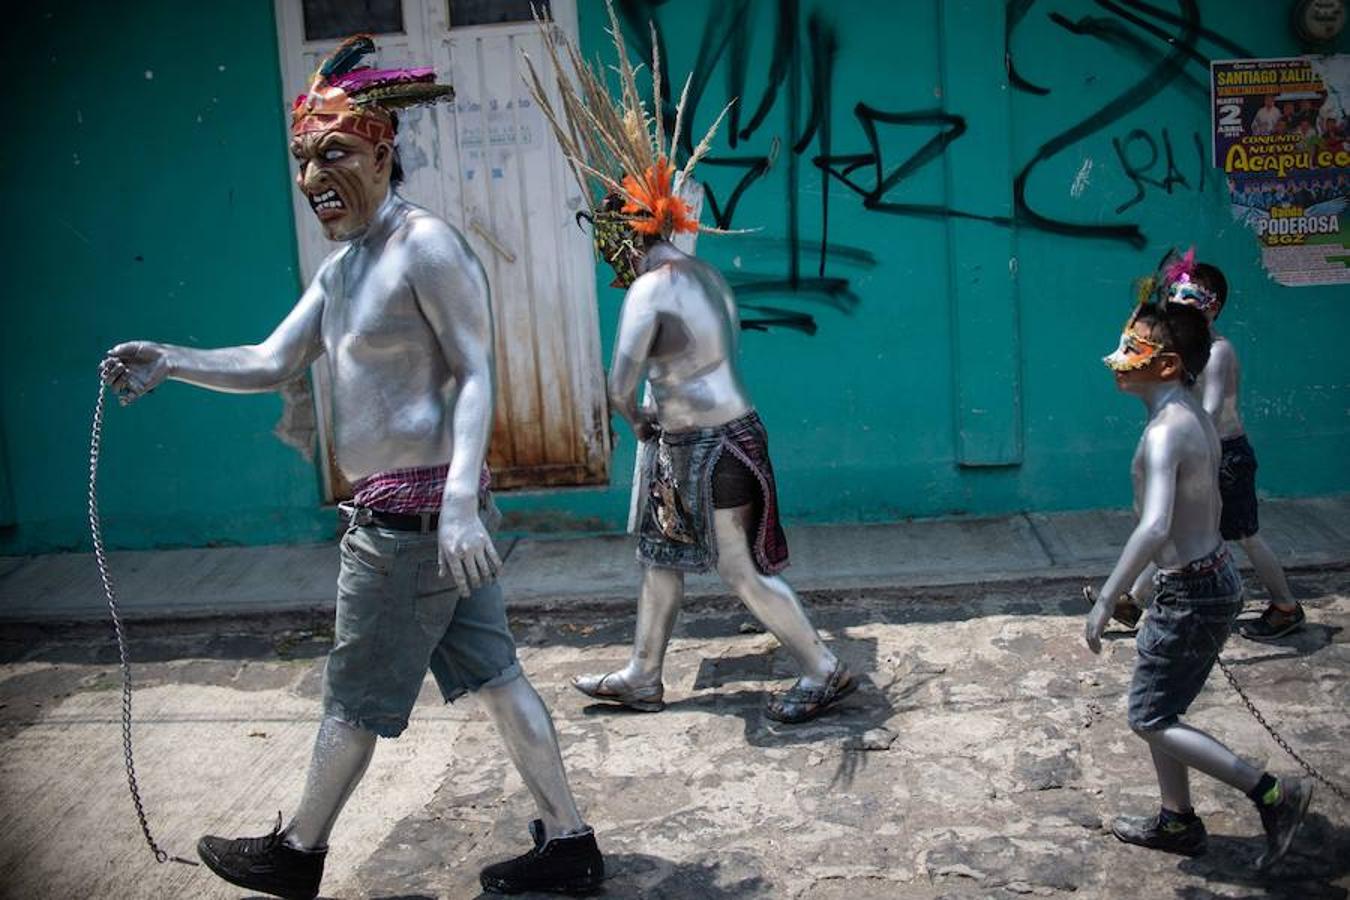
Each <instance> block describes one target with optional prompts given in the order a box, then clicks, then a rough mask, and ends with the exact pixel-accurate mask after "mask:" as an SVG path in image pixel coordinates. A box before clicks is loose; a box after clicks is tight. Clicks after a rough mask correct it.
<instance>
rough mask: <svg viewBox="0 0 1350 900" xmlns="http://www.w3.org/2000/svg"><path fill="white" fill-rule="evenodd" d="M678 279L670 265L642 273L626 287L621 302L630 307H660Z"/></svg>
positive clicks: (666, 264)
mask: <svg viewBox="0 0 1350 900" xmlns="http://www.w3.org/2000/svg"><path fill="white" fill-rule="evenodd" d="M678 277H679V275H678V273H677V272H676V271H675V270H674V269H673V268H671V264H670V263H665V264H663V265H660V266H657V267H656V268H654V269H651V270H650V271H647V272H643V273H642V274H641V275H639V276H638V277H637V279H636V280H634V281H633V283H632V284H630V285H629V286H628V293H626V294H624V296H623V302H624V303H625V304H626V305H632V306H651V307H657V306H660V305H661V303H662V301H663V299H664V298H665V297H666V296H667V294H668V293H669V292H670V288H671V286H672V285H673V284H674V283H675V279H676V278H678Z"/></svg>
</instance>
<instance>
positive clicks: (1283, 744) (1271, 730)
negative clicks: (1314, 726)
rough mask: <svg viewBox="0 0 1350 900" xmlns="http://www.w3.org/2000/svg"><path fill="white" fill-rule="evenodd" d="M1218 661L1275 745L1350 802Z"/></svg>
mask: <svg viewBox="0 0 1350 900" xmlns="http://www.w3.org/2000/svg"><path fill="white" fill-rule="evenodd" d="M1218 661H1219V668H1220V669H1221V670H1223V677H1224V678H1227V679H1228V683H1229V684H1231V685H1232V686H1233V690H1235V691H1237V695H1238V696H1239V697H1241V698H1242V702H1243V703H1245V704H1246V705H1247V712H1249V713H1251V714H1252V718H1254V719H1255V720H1256V721H1257V722H1259V723H1261V727H1262V728H1264V729H1265V730H1266V733H1267V734H1269V735H1270V736H1271V738H1272V739H1273V740H1274V741H1275V743H1277V744H1279V745H1280V749H1282V750H1283V751H1284V752H1285V753H1288V754H1289V755H1290V756H1291V757H1293V759H1294V762H1296V763H1298V764H1299V765H1300V766H1302V767H1303V771H1305V772H1307V773H1308V775H1310V776H1311V777H1313V778H1315V779H1317V780H1318V781H1320V782H1322V784H1324V785H1326V786H1327V789H1328V790H1330V791H1331V792H1332V793H1333V794H1335V795H1336V796H1337V797H1340V798H1341V799H1342V800H1350V794H1347V793H1346V791H1345V789H1344V788H1342V787H1341V786H1340V785H1338V784H1335V783H1334V782H1332V781H1331V780H1330V779H1328V778H1327V777H1326V776H1325V775H1323V774H1322V773H1321V772H1319V771H1317V770H1316V769H1314V768H1313V767H1312V765H1310V764H1309V763H1308V762H1307V760H1305V759H1304V758H1303V757H1301V756H1299V755H1298V753H1297V751H1295V750H1294V748H1293V747H1291V746H1289V742H1288V741H1286V740H1285V739H1284V737H1283V736H1282V735H1281V734H1280V733H1279V732H1278V731H1276V730H1275V727H1274V726H1273V725H1271V724H1270V723H1269V722H1267V721H1266V717H1265V716H1263V715H1261V710H1259V709H1257V708H1256V704H1255V703H1253V702H1252V698H1251V697H1248V696H1247V692H1246V691H1244V690H1243V689H1242V685H1240V684H1238V680H1237V678H1236V677H1234V675H1233V670H1232V669H1230V668H1228V663H1226V662H1224V661H1223V657H1222V656H1220V657H1218Z"/></svg>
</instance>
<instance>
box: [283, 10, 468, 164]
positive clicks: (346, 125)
mask: <svg viewBox="0 0 1350 900" xmlns="http://www.w3.org/2000/svg"><path fill="white" fill-rule="evenodd" d="M374 52H375V41H374V40H373V39H372V38H371V36H370V35H368V34H358V35H355V36H353V37H349V38H347V39H346V40H345V41H343V42H342V44H341V45H339V46H338V48H337V49H336V50H334V51H333V52H332V53H331V54H329V56H328V58H327V59H325V60H324V61H323V63H322V65H320V66H319V70H318V71H317V72H315V73H314V78H313V80H312V81H311V82H310V85H309V90H308V91H307V92H306V93H304V94H301V95H300V96H299V97H297V98H296V99H295V105H294V106H292V107H291V134H292V135H296V136H298V135H302V134H309V133H312V132H318V131H342V132H346V133H347V134H353V135H356V136H357V137H360V138H364V139H366V140H368V141H370V142H371V143H373V144H378V143H381V142H385V143H393V140H394V132H395V129H396V125H395V119H394V115H393V113H394V111H395V110H399V109H406V108H407V107H410V106H418V105H421V104H432V103H436V102H438V101H443V100H444V101H448V100H452V99H454V96H455V89H454V88H453V87H451V86H450V85H448V84H437V83H436V73H435V72H434V71H433V70H432V69H431V68H429V67H419V68H414V69H373V68H371V67H370V66H362V65H360V62H361V60H362V59H364V58H365V57H367V56H369V55H370V54H372V53H374Z"/></svg>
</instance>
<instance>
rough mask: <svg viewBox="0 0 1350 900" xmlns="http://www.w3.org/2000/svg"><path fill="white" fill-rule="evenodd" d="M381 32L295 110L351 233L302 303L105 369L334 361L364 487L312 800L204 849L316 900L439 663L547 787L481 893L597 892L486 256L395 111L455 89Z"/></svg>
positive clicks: (347, 553) (291, 368) (319, 78)
mask: <svg viewBox="0 0 1350 900" xmlns="http://www.w3.org/2000/svg"><path fill="white" fill-rule="evenodd" d="M374 50H375V46H374V43H373V42H372V41H371V39H370V38H369V37H367V36H357V37H354V38H350V39H348V40H347V41H345V42H344V43H343V44H342V45H341V46H340V47H339V48H338V49H337V50H336V51H334V53H333V54H332V55H331V56H329V57H328V58H327V59H326V60H325V61H324V63H323V65H322V66H321V67H320V68H319V71H318V72H317V73H316V74H315V76H314V80H313V83H312V84H311V85H310V88H309V90H308V91H307V92H306V93H305V94H304V95H302V96H301V97H300V98H299V99H298V100H297V101H296V103H295V106H294V109H293V110H292V125H291V144H290V150H291V154H292V155H293V156H294V157H295V159H296V161H297V162H298V163H299V172H298V175H297V177H296V184H297V186H298V187H299V189H300V191H301V192H302V193H303V194H304V195H305V197H306V198H307V199H308V200H309V203H310V205H311V207H312V208H313V209H314V214H315V215H316V216H317V218H318V219H319V221H320V223H321V224H322V226H323V229H324V233H325V234H326V235H327V236H328V238H329V239H330V240H334V241H339V242H342V243H343V245H342V246H341V247H339V248H338V249H337V250H335V251H334V252H333V253H332V254H331V255H330V256H329V257H328V258H327V259H326V260H324V262H323V264H322V265H321V266H320V268H319V271H318V273H317V274H316V275H315V277H314V280H313V282H311V284H310V285H309V287H308V289H307V290H306V291H305V292H304V295H303V296H302V297H301V298H300V301H299V303H297V304H296V306H295V308H294V309H293V310H291V312H290V314H289V315H287V316H286V318H285V319H284V320H283V321H282V323H281V324H280V325H279V326H278V327H277V328H276V330H275V331H273V332H272V334H271V335H270V336H269V337H267V338H266V339H265V340H263V341H262V342H261V343H259V344H256V345H249V346H241V347H227V348H223V349H216V350H199V349H194V348H189V347H180V346H174V345H169V344H159V343H152V342H148V341H134V342H131V343H126V344H119V345H118V346H116V347H114V348H112V350H110V351H108V354H107V358H106V359H105V360H104V362H103V366H102V375H103V378H104V380H105V382H106V383H107V384H109V385H110V386H112V387H113V388H114V389H116V390H117V391H118V392H119V394H120V396H121V399H122V401H123V403H129V402H131V401H133V400H135V399H136V398H138V397H140V396H142V395H144V394H146V393H148V392H149V391H151V390H153V389H154V388H155V387H156V386H157V385H159V384H160V383H161V382H163V381H164V380H165V379H166V378H170V379H175V380H178V381H183V382H187V383H189V384H194V385H197V386H200V387H205V388H209V389H211V390H217V391H226V392H234V393H252V392H261V391H271V390H274V389H276V388H277V387H279V386H280V385H282V384H283V383H285V382H286V381H288V380H289V379H291V378H294V377H296V376H297V375H299V374H300V373H302V372H303V371H304V370H305V368H306V366H308V365H310V364H311V363H312V362H314V361H316V360H318V359H319V358H320V357H322V359H323V364H324V365H327V367H328V372H329V375H330V377H331V381H332V385H333V390H332V403H333V410H332V414H333V423H334V426H333V427H334V449H335V454H336V458H337V465H338V468H339V469H340V470H341V472H342V474H343V476H344V477H345V478H347V479H348V480H349V481H350V482H351V483H352V484H353V486H354V490H355V493H354V496H353V499H352V501H351V502H350V503H348V504H343V510H344V512H345V513H346V514H347V516H348V523H347V530H346V533H345V534H344V536H343V538H342V542H341V568H340V572H339V576H338V593H337V621H336V628H335V632H334V645H333V650H332V652H331V653H330V655H329V657H328V662H327V666H326V668H325V672H324V688H323V719H322V722H321V723H320V725H319V732H318V736H317V738H316V740H315V744H314V752H313V755H312V758H311V762H310V767H309V774H308V777H307V780H306V783H305V790H304V795H303V797H302V799H301V801H300V806H299V808H298V809H297V810H296V812H295V814H294V815H293V816H292V818H291V820H290V822H289V823H288V824H287V825H286V827H285V828H282V827H281V823H280V821H278V823H277V828H276V829H274V830H273V832H272V833H271V834H269V835H266V836H263V837H258V838H240V839H233V840H231V839H226V838H219V837H211V836H207V837H204V838H202V839H201V841H200V842H199V843H198V853H199V854H200V856H201V858H202V860H203V862H205V863H206V865H207V866H208V867H210V868H211V869H212V871H214V872H215V873H216V874H217V875H219V876H221V877H222V878H224V879H225V880H227V881H229V882H231V883H233V884H237V885H240V886H241V887H245V888H249V889H251V890H256V891H261V892H265V893H268V894H273V895H276V896H280V897H293V898H303V900H308V898H312V897H314V896H316V895H317V893H318V890H319V884H320V881H321V879H322V876H323V864H324V859H325V857H326V854H327V849H328V836H329V833H330V832H331V830H332V828H333V825H334V823H335V822H336V820H337V817H338V814H339V813H340V812H341V810H342V807H343V805H344V804H345V802H346V800H347V798H348V796H349V795H350V794H351V792H352V790H353V789H354V788H355V787H356V785H357V783H358V782H359V781H360V779H361V776H362V775H363V774H364V772H365V769H366V766H367V764H368V763H369V762H370V759H371V756H372V754H373V752H374V747H375V743H376V737H377V736H382V737H396V736H397V735H399V734H400V733H401V732H402V731H403V730H404V728H406V727H407V724H408V716H409V713H410V712H411V710H412V707H413V704H414V702H415V701H416V699H417V694H418V691H419V689H420V687H421V684H422V680H423V678H424V677H425V675H426V672H427V669H428V668H430V670H431V672H432V674H433V675H434V676H435V678H436V682H437V685H438V686H439V688H440V690H441V693H442V695H443V696H444V698H445V700H446V701H447V702H449V701H452V700H454V699H456V698H458V697H460V696H462V695H463V694H465V693H467V692H473V693H475V694H476V695H477V697H478V698H479V700H480V702H481V703H482V704H483V706H484V707H485V708H486V709H487V710H488V713H489V714H490V715H491V717H492V719H493V721H494V723H495V724H496V726H497V729H498V731H499V732H500V734H501V736H502V741H503V743H504V744H505V746H506V750H507V752H508V753H509V754H510V756H511V759H512V761H513V762H514V763H515V765H516V767H517V769H518V770H519V772H520V775H521V778H522V779H523V780H524V782H525V785H526V786H527V788H528V789H529V791H530V793H531V795H532V796H533V798H534V800H535V803H536V805H537V806H538V810H539V818H538V819H537V820H535V821H534V822H533V823H531V826H530V831H531V834H532V836H533V839H534V847H533V849H531V850H530V851H529V852H528V853H526V854H525V855H523V856H521V857H519V858H517V859H514V860H510V861H507V862H504V863H498V864H496V865H492V866H488V867H487V868H486V869H484V870H483V872H482V875H481V881H482V884H483V887H484V888H485V889H487V890H490V891H504V892H518V891H523V890H533V891H564V892H577V891H584V890H591V889H594V888H596V887H598V886H599V884H600V882H601V880H602V879H603V876H604V862H603V859H602V857H601V855H600V851H599V849H598V847H597V846H596V842H595V836H594V834H593V832H592V831H591V829H590V828H589V827H588V826H587V825H586V824H585V822H583V821H582V819H581V815H580V813H579V812H578V811H577V807H576V803H575V801H574V800H573V797H572V793H571V789H570V787H569V786H568V783H567V776H566V774H565V772H564V770H563V763H562V756H561V753H560V751H559V747H558V739H557V735H556V733H555V731H554V728H553V722H552V719H551V717H550V715H549V712H548V710H547V708H546V707H545V706H544V704H543V701H542V700H541V699H540V698H539V695H538V694H537V693H536V692H535V690H534V688H533V687H532V686H531V685H530V682H529V680H528V679H527V678H526V677H525V675H524V674H523V673H522V671H521V668H520V665H519V663H518V661H517V659H516V648H515V642H514V640H513V639H512V636H511V632H510V629H509V627H508V625H507V621H506V612H505V607H504V604H503V601H502V595H501V590H500V588H499V587H498V585H497V583H496V575H497V572H498V569H499V568H500V566H501V560H500V558H499V557H498V556H497V552H496V550H495V549H494V548H493V545H492V539H491V537H490V536H489V533H488V528H489V525H488V523H487V521H486V520H490V519H491V518H492V517H493V514H494V507H493V506H492V503H491V499H490V496H489V493H488V477H487V471H486V468H485V466H484V456H485V454H486V452H487V445H488V438H489V434H490V429H491V421H492V409H493V382H492V375H493V352H492V348H493V340H492V317H491V312H490V308H489V302H488V285H487V280H486V276H485V274H484V272H483V267H482V265H481V264H480V263H479V261H478V258H477V257H476V256H475V255H474V253H473V251H472V250H471V249H470V248H469V246H468V244H467V243H465V241H464V238H463V237H462V236H461V235H460V234H459V232H457V231H456V230H455V229H454V228H453V227H451V226H450V225H448V224H447V223H446V222H444V221H442V220H441V219H439V218H437V217H436V216H434V215H432V214H431V213H429V212H428V211H426V210H424V209H421V208H419V207H417V206H414V205H413V204H411V203H409V202H408V201H406V200H404V199H403V198H402V197H400V196H399V195H398V194H397V192H396V191H395V190H394V189H393V188H394V187H396V186H397V185H398V183H399V181H400V180H401V174H402V173H401V170H400V166H399V161H398V156H397V153H396V151H395V148H394V136H395V132H396V129H397V110H399V109H403V108H406V107H409V106H412V105H415V104H421V103H434V102H437V101H438V100H448V99H450V98H451V97H453V91H452V90H451V89H450V87H449V86H448V85H439V84H436V83H435V76H434V73H433V72H432V70H431V69H427V68H423V69H393V70H387V69H386V70H376V69H372V68H369V67H360V66H359V65H358V64H359V63H360V61H361V59H362V58H363V57H365V56H367V55H369V54H370V53H373V52H374Z"/></svg>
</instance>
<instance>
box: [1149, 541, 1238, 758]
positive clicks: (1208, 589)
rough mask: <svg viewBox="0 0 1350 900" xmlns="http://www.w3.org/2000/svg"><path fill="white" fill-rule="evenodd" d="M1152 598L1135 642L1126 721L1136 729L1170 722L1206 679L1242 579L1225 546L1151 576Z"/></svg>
mask: <svg viewBox="0 0 1350 900" xmlns="http://www.w3.org/2000/svg"><path fill="white" fill-rule="evenodd" d="M1153 583H1154V585H1155V587H1156V588H1157V594H1156V595H1155V597H1154V598H1153V605H1151V606H1150V607H1149V608H1148V615H1147V616H1145V617H1144V624H1143V626H1142V627H1141V628H1140V629H1139V636H1138V638H1137V639H1136V641H1135V646H1136V648H1137V649H1138V657H1139V658H1138V661H1137V662H1136V663H1135V666H1134V679H1133V681H1132V682H1131V684H1130V702H1129V720H1130V727H1131V728H1133V729H1135V730H1136V731H1156V730H1158V729H1160V728H1166V727H1168V726H1169V725H1174V724H1176V721H1177V719H1178V718H1180V717H1181V716H1182V715H1184V714H1185V712H1186V710H1187V709H1189V708H1190V706H1191V703H1192V702H1194V701H1195V698H1196V697H1198V696H1199V695H1200V690H1201V689H1202V688H1203V687H1204V686H1205V680H1206V679H1207V678H1209V672H1210V669H1212V668H1214V661H1215V660H1217V659H1218V658H1219V651H1220V650H1222V649H1223V645H1224V642H1225V641H1226V640H1228V633H1229V632H1230V631H1231V630H1232V628H1233V621H1234V620H1235V619H1236V618H1237V615H1238V613H1239V612H1241V611H1242V577H1241V576H1240V575H1239V574H1238V570H1237V566H1235V565H1233V559H1232V557H1231V556H1230V555H1229V553H1228V549H1227V548H1226V547H1220V548H1219V549H1218V550H1216V551H1215V552H1214V553H1212V554H1210V555H1209V556H1206V557H1204V558H1203V559H1198V560H1196V561H1195V562H1193V563H1191V564H1190V565H1189V566H1187V567H1185V568H1184V569H1175V570H1170V571H1169V570H1163V571H1159V572H1158V574H1157V575H1156V576H1154V579H1153Z"/></svg>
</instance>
